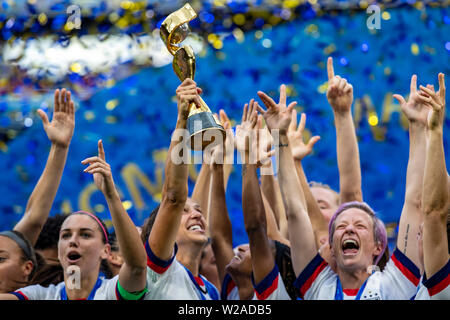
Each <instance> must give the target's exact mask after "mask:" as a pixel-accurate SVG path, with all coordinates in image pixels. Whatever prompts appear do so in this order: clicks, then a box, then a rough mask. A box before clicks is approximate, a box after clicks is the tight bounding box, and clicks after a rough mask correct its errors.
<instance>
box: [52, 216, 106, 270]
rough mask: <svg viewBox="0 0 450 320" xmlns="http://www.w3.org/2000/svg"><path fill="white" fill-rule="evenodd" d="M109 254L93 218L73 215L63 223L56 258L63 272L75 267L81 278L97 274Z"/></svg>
mask: <svg viewBox="0 0 450 320" xmlns="http://www.w3.org/2000/svg"><path fill="white" fill-rule="evenodd" d="M109 252H110V246H109V244H105V243H104V240H103V233H102V231H100V226H99V225H98V223H97V222H96V221H95V220H94V219H93V218H91V217H89V216H87V215H84V214H74V215H71V216H69V217H68V218H67V219H66V220H65V221H64V223H63V225H62V226H61V231H60V236H59V242H58V258H59V261H60V262H61V265H62V267H63V268H64V270H66V269H67V268H68V267H69V266H72V265H76V266H78V267H79V268H80V271H81V276H82V277H83V276H87V275H90V274H91V273H95V272H97V273H98V271H99V269H100V263H101V261H102V260H103V259H106V258H107V257H108V255H109Z"/></svg>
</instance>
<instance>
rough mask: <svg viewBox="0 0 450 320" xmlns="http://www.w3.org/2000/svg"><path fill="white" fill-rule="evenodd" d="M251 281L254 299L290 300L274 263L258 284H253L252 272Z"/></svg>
mask: <svg viewBox="0 0 450 320" xmlns="http://www.w3.org/2000/svg"><path fill="white" fill-rule="evenodd" d="M252 283H253V287H254V288H255V298H254V300H291V297H290V296H289V294H288V293H287V291H286V287H285V286H284V282H283V279H282V278H281V275H280V272H279V271H278V266H277V265H276V264H275V265H274V267H273V269H272V271H271V272H270V273H269V274H268V275H267V276H266V277H265V278H264V279H263V280H262V281H261V282H260V283H258V284H255V282H254V279H253V274H252Z"/></svg>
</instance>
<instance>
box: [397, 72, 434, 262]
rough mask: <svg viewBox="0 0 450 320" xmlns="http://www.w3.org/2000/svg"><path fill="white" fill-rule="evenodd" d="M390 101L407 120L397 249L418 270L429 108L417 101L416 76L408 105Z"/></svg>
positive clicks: (400, 101) (411, 86)
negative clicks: (407, 128) (407, 154)
mask: <svg viewBox="0 0 450 320" xmlns="http://www.w3.org/2000/svg"><path fill="white" fill-rule="evenodd" d="M394 98H395V99H397V100H398V101H399V103H400V106H401V109H402V112H403V113H404V114H405V116H406V117H407V118H408V120H409V159H408V167H407V170H406V189H405V201H404V204H403V209H402V214H401V216H400V223H399V227H398V236H397V248H398V249H399V250H400V251H401V252H403V253H404V254H405V255H406V256H407V257H408V258H409V259H410V260H411V261H413V262H414V263H415V264H416V265H417V266H422V263H421V261H420V260H419V254H418V241H417V235H418V233H419V227H420V225H421V223H422V222H423V214H422V205H421V203H422V187H423V174H424V168H425V155H426V136H425V126H426V121H427V115H428V111H429V108H428V107H426V106H425V105H424V104H423V103H421V101H420V96H419V94H418V92H417V76H416V75H413V76H412V77H411V84H410V93H409V98H408V101H406V100H405V99H404V98H403V97H402V96H401V95H399V94H395V95H394Z"/></svg>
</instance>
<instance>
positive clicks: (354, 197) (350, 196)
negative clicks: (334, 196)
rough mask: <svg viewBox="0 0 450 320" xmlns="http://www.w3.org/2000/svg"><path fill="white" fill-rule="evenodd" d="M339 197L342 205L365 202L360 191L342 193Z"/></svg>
mask: <svg viewBox="0 0 450 320" xmlns="http://www.w3.org/2000/svg"><path fill="white" fill-rule="evenodd" d="M341 190H342V189H341ZM339 196H340V203H341V204H342V203H346V202H351V201H358V202H362V201H363V196H362V191H361V190H360V189H359V190H352V191H341V192H340V194H339Z"/></svg>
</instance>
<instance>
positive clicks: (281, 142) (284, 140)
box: [278, 132, 289, 147]
mask: <svg viewBox="0 0 450 320" xmlns="http://www.w3.org/2000/svg"><path fill="white" fill-rule="evenodd" d="M287 145H289V138H288V136H287V134H285V133H281V132H280V135H279V136H278V146H279V147H281V146H287Z"/></svg>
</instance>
